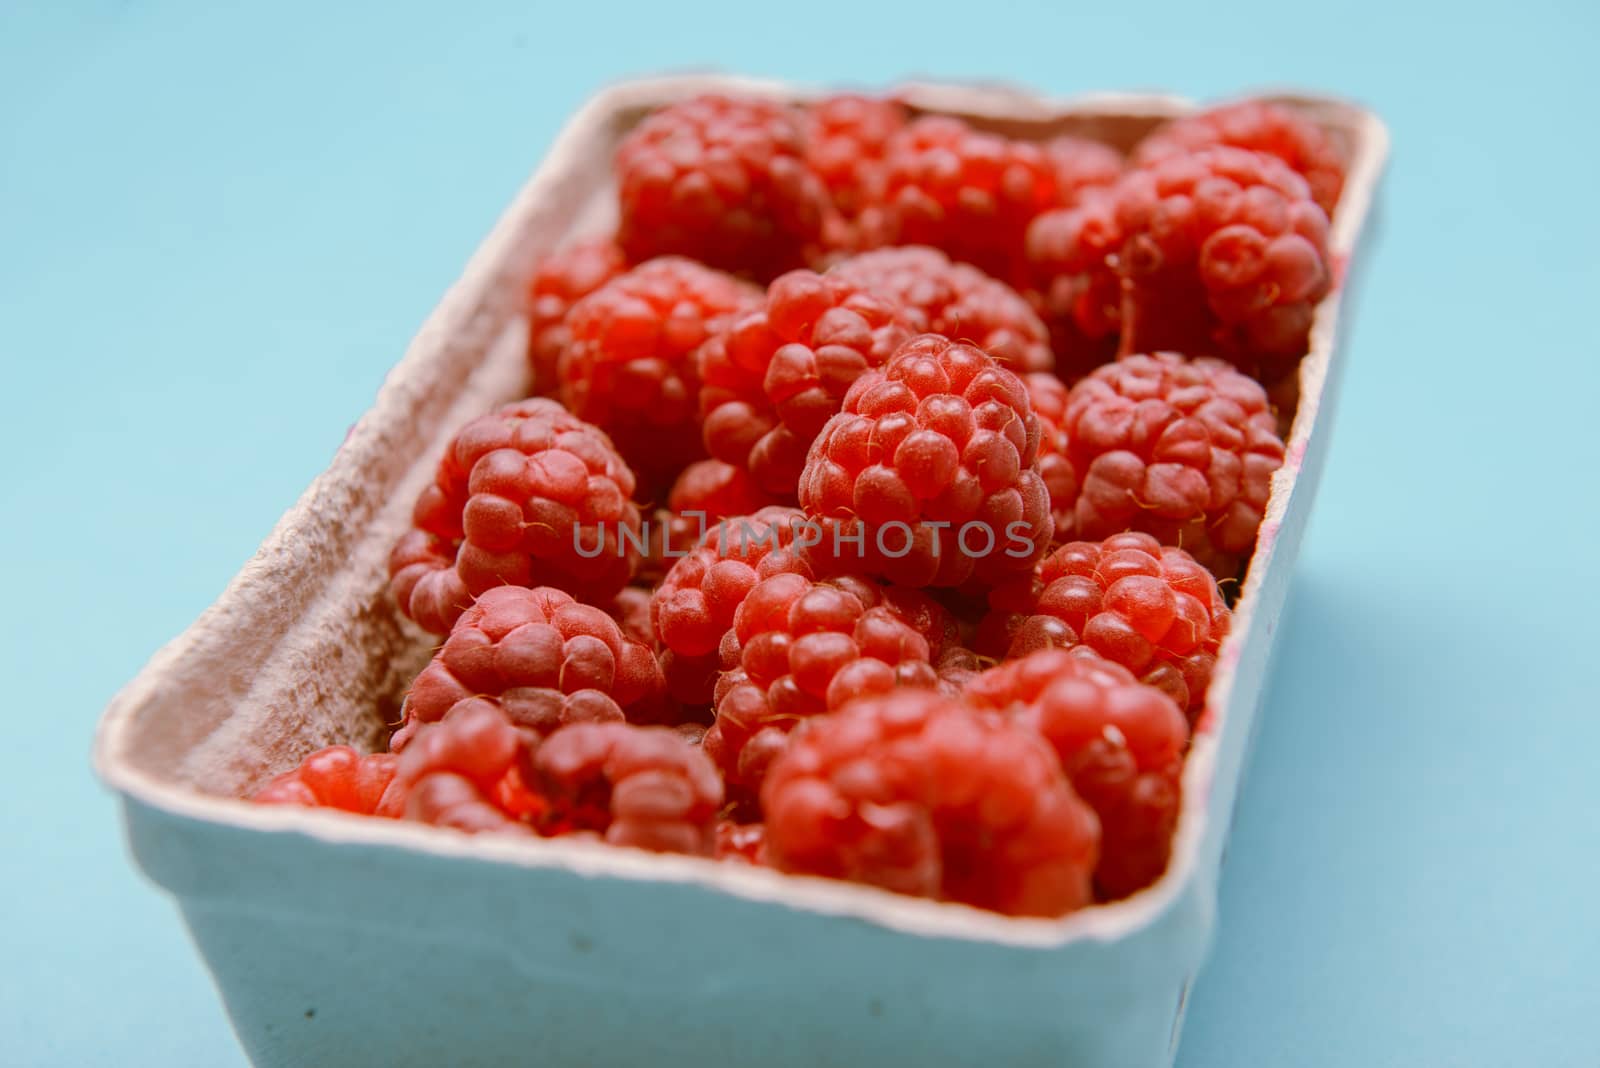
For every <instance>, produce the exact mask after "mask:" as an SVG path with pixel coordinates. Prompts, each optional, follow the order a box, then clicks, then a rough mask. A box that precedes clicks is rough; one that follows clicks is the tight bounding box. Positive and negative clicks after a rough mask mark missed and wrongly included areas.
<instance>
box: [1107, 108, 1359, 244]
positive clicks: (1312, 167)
mask: <svg viewBox="0 0 1600 1068" xmlns="http://www.w3.org/2000/svg"><path fill="white" fill-rule="evenodd" d="M1215 145H1231V146H1233V147H1234V148H1244V149H1249V150H1251V151H1253V152H1265V153H1266V154H1267V155H1269V156H1276V157H1277V158H1278V159H1281V160H1282V161H1283V162H1284V163H1287V164H1288V165H1289V167H1290V168H1291V169H1293V170H1294V171H1295V173H1297V174H1299V175H1300V177H1302V178H1304V179H1305V180H1306V184H1307V185H1309V186H1310V187H1311V196H1312V198H1313V199H1314V200H1316V202H1317V204H1318V206H1320V207H1321V208H1322V210H1323V211H1325V212H1327V213H1328V215H1329V216H1330V217H1331V216H1332V215H1333V208H1334V205H1335V204H1337V203H1338V202H1339V193H1340V191H1341V190H1342V189H1343V188H1344V158H1343V157H1342V156H1341V155H1340V152H1339V149H1338V147H1337V146H1336V145H1335V144H1334V143H1333V139H1332V138H1330V137H1329V136H1328V134H1327V133H1326V131H1324V130H1323V129H1322V127H1320V126H1318V125H1317V124H1316V123H1315V122H1312V121H1311V120H1310V119H1309V118H1307V117H1306V116H1304V115H1302V114H1300V113H1299V112H1297V111H1294V110H1292V109H1290V108H1287V107H1284V106H1283V105H1281V104H1273V103H1269V102H1267V101H1265V100H1245V101H1241V102H1239V103H1237V104H1225V105H1223V106H1222V107H1216V108H1211V109H1209V110H1206V111H1202V112H1200V113H1199V114H1198V115H1190V116H1189V117H1187V118H1183V119H1178V120H1177V121H1175V122H1172V123H1169V124H1167V125H1166V126H1163V127H1160V128H1159V129H1157V130H1156V131H1155V132H1154V133H1152V134H1151V135H1150V136H1149V137H1146V138H1145V139H1144V140H1143V141H1141V142H1140V143H1139V146H1138V147H1137V148H1135V149H1134V151H1133V162H1134V165H1135V166H1139V167H1144V166H1148V165H1150V164H1152V163H1157V162H1160V161H1161V160H1164V159H1168V158H1170V157H1172V156H1177V155H1182V154H1184V153H1188V152H1193V151H1195V150H1196V149H1201V148H1211V147H1213V146H1215Z"/></svg>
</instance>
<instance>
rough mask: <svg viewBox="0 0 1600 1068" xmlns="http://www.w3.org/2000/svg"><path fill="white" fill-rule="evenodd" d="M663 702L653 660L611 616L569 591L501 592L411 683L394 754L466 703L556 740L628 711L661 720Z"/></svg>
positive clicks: (491, 594) (460, 626) (465, 618)
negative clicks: (575, 727)
mask: <svg viewBox="0 0 1600 1068" xmlns="http://www.w3.org/2000/svg"><path fill="white" fill-rule="evenodd" d="M663 697H664V688H663V684H662V679H661V668H660V666H659V665H658V664H657V663H656V657H655V653H654V652H652V651H651V649H650V647H649V646H648V645H644V644H642V643H640V642H637V641H633V640H632V639H630V638H626V637H624V636H623V633H622V629H621V628H620V627H619V626H618V625H617V623H616V621H615V620H614V619H612V618H611V617H610V616H608V615H607V614H606V613H605V612H603V611H602V610H600V609H599V608H595V607H593V606H591V605H586V604H579V603H578V602H577V601H575V600H573V599H572V597H571V595H570V594H567V593H563V592H562V591H561V590H556V589H550V588H548V587H541V588H539V589H531V590H530V589H524V588H522V587H520V586H500V587H497V588H496V589H492V590H489V591H488V592H486V593H485V594H483V596H481V597H479V598H478V600H477V603H475V604H474V605H473V606H472V607H471V608H469V609H467V611H466V612H465V614H463V615H462V616H461V618H460V619H458V620H457V621H456V625H455V627H454V629H452V630H451V631H450V637H449V638H447V639H446V640H445V643H444V645H443V646H442V647H441V648H440V649H439V651H438V653H436V654H435V655H434V658H433V662H432V663H430V664H429V665H428V666H427V667H426V668H424V669H423V671H422V674H420V675H418V676H417V679H416V681H415V682H414V683H412V685H411V692H410V693H409V694H408V695H407V698H406V722H405V725H404V726H403V727H401V728H400V730H399V731H397V732H396V733H395V735H394V738H393V739H392V740H391V742H390V748H392V749H394V750H395V751H396V752H399V751H400V750H402V749H404V748H405V746H406V743H407V742H408V741H410V739H411V737H412V735H414V734H415V733H416V732H417V729H418V728H419V727H420V726H421V725H422V724H424V723H431V722H434V721H436V720H439V719H442V718H443V717H444V715H445V714H446V713H447V712H449V711H450V709H451V708H453V707H455V706H456V705H457V704H460V703H461V702H463V701H489V702H491V703H493V704H495V705H496V706H498V707H499V708H500V709H502V710H503V711H504V712H505V713H506V715H507V716H508V717H509V718H510V720H511V722H512V723H514V724H516V725H517V726H519V727H526V728H529V729H531V730H534V731H537V732H539V733H541V734H548V733H549V732H551V731H553V730H555V729H556V728H557V727H558V726H560V725H561V724H564V723H573V722H600V721H605V720H619V721H620V720H621V719H623V717H624V712H626V713H627V714H629V715H632V716H634V717H635V718H636V719H637V718H659V717H661V716H662V715H663V714H664V712H665V709H664V707H663V704H664V702H663Z"/></svg>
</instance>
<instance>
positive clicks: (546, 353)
mask: <svg viewBox="0 0 1600 1068" xmlns="http://www.w3.org/2000/svg"><path fill="white" fill-rule="evenodd" d="M627 269H628V260H627V257H626V256H624V255H623V254H622V250H621V249H620V248H618V247H617V243H616V242H615V241H612V240H611V239H610V238H607V239H605V240H603V241H585V242H582V243H580V244H576V245H571V246H568V247H567V248H564V249H562V250H560V251H559V252H555V253H552V254H551V255H549V256H546V257H545V258H544V259H543V260H542V261H540V263H539V266H538V267H537V268H536V269H535V270H534V273H533V281H531V282H529V283H528V366H529V367H530V368H531V369H532V370H533V393H534V395H536V396H540V397H553V396H555V395H556V392H557V390H558V389H559V388H560V382H559V381H558V380H557V378H556V366H557V364H558V363H559V361H560V359H561V353H562V350H564V349H565V348H566V347H567V341H568V339H569V338H570V337H571V336H572V335H571V334H570V333H569V332H568V330H567V311H568V309H570V308H571V307H572V306H573V305H574V304H576V303H577V302H578V301H579V300H581V299H583V298H584V297H586V296H588V295H589V294H590V293H593V292H594V291H595V290H597V289H599V288H600V287H601V286H603V285H605V284H606V283H607V282H609V281H610V280H611V279H613V278H615V277H616V276H617V275H619V274H621V273H622V272H623V271H625V270H627Z"/></svg>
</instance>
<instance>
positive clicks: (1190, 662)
mask: <svg viewBox="0 0 1600 1068" xmlns="http://www.w3.org/2000/svg"><path fill="white" fill-rule="evenodd" d="M990 601H991V603H992V604H993V605H994V611H993V612H992V613H991V614H990V616H989V618H987V619H985V620H984V622H983V626H982V628H981V630H980V634H979V642H978V648H979V651H980V652H983V653H986V654H988V655H990V656H1003V657H1006V658H1016V657H1021V656H1026V655H1027V654H1028V653H1031V652H1033V651H1034V650H1036V649H1046V648H1050V647H1052V646H1054V647H1059V648H1069V647H1071V646H1074V645H1077V644H1078V643H1079V642H1082V643H1083V644H1085V645H1087V646H1089V647H1090V648H1092V649H1093V650H1094V651H1095V652H1097V653H1099V654H1100V655H1101V656H1104V657H1105V658H1106V659H1107V660H1111V661H1113V662H1115V663H1118V664H1121V665H1122V666H1123V667H1125V668H1127V669H1128V670H1129V671H1131V672H1133V674H1134V675H1135V676H1137V677H1138V678H1139V680H1140V681H1141V682H1144V683H1147V684H1148V685H1151V686H1154V687H1155V688H1156V689H1158V690H1161V691H1162V692H1163V693H1165V694H1167V695H1168V696H1169V697H1171V698H1172V699H1173V700H1174V701H1176V702H1177V703H1178V707H1179V708H1182V709H1184V710H1185V712H1187V713H1188V715H1189V717H1190V719H1191V720H1193V719H1194V718H1195V717H1196V716H1198V715H1199V713H1200V710H1201V709H1202V708H1203V707H1204V705H1205V695H1206V687H1207V686H1208V685H1210V682H1211V671H1212V668H1213V667H1214V666H1215V665H1216V660H1217V648H1218V647H1219V646H1220V645H1221V644H1222V639H1223V637H1224V636H1226V634H1227V632H1228V607H1227V604H1226V603H1225V602H1224V601H1223V599H1222V592H1221V591H1220V590H1218V589H1217V583H1216V580H1215V579H1213V578H1212V577H1211V573H1210V572H1209V571H1207V570H1206V569H1205V568H1203V567H1201V566H1200V565H1199V564H1197V563H1195V561H1194V558H1193V557H1191V556H1190V555H1189V554H1188V553H1186V552H1184V551H1183V550H1182V549H1175V548H1172V547H1171V546H1162V545H1161V544H1160V543H1159V542H1157V541H1156V539H1155V538H1153V537H1151V536H1150V535H1148V534H1118V535H1115V536H1114V537H1110V538H1107V539H1106V540H1105V541H1103V542H1086V541H1075V542H1070V543H1068V544H1066V545H1063V546H1061V547H1060V548H1059V549H1057V550H1055V551H1054V552H1052V553H1051V554H1050V555H1049V556H1047V557H1045V559H1044V560H1043V561H1041V562H1040V564H1039V570H1038V573H1037V575H1036V576H1035V578H1034V579H1033V582H1032V583H1031V585H1029V584H1026V583H1015V584H1009V585H1006V586H1003V587H997V588H996V589H995V590H994V591H992V592H991V594H990Z"/></svg>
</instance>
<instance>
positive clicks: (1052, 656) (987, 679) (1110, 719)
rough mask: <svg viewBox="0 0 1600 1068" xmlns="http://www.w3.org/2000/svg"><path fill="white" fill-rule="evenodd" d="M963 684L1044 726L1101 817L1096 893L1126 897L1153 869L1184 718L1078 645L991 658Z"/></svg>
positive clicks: (1173, 819) (1172, 809)
mask: <svg viewBox="0 0 1600 1068" xmlns="http://www.w3.org/2000/svg"><path fill="white" fill-rule="evenodd" d="M966 693H967V697H968V699H969V700H971V701H973V702H974V703H976V704H978V705H980V706H982V707H986V708H995V709H999V710H1002V711H1007V712H1009V713H1010V714H1011V715H1012V716H1013V717H1014V718H1015V719H1016V721H1017V722H1018V723H1020V724H1021V725H1023V726H1025V727H1028V728H1031V729H1032V730H1036V731H1038V732H1039V733H1040V734H1041V735H1043V736H1044V739H1045V740H1046V741H1048V742H1049V743H1050V745H1051V746H1052V747H1053V748H1054V749H1055V751H1056V756H1057V757H1058V758H1060V760H1061V767H1062V768H1063V769H1064V770H1065V771H1066V773H1067V777H1068V778H1069V779H1070V780H1071V781H1072V786H1073V789H1075V790H1076V791H1077V792H1078V796H1079V797H1081V798H1083V799H1084V800H1085V801H1087V802H1088V803H1089V806H1090V807H1091V808H1093V809H1094V810H1095V814H1096V815H1097V816H1099V817H1100V863H1099V864H1098V865H1097V866H1096V868H1095V884H1096V887H1097V889H1098V891H1099V896H1100V897H1102V898H1104V899H1115V898H1120V897H1126V896H1128V895H1129V894H1131V893H1133V892H1134V891H1136V890H1141V889H1143V888H1144V887H1146V886H1149V885H1150V884H1151V883H1153V882H1155V880H1156V879H1157V878H1159V877H1160V875H1161V873H1162V872H1163V871H1165V870H1166V867H1167V857H1168V855H1169V854H1170V853H1171V850H1172V832H1173V829H1174V828H1175V827H1176V826H1177V822H1178V806H1179V801H1180V798H1181V789H1182V788H1181V783H1180V776H1181V773H1182V770H1183V753H1184V749H1185V748H1186V747H1187V746H1188V743H1189V724H1188V722H1187V721H1186V720H1185V719H1184V717H1183V713H1182V712H1181V711H1179V709H1178V706H1177V705H1175V704H1174V703H1173V702H1172V699H1171V698H1170V697H1168V696H1167V695H1166V694H1164V693H1162V692H1161V691H1160V690H1157V689H1155V688H1154V687H1152V686H1146V685H1144V684H1143V683H1141V682H1139V681H1138V680H1137V679H1135V678H1134V677H1133V675H1132V674H1131V673H1130V672H1129V671H1128V670H1127V669H1126V668H1124V667H1122V666H1121V665H1119V664H1113V663H1112V662H1111V661H1109V660H1106V659H1104V658H1102V657H1101V656H1100V655H1099V654H1098V653H1095V652H1093V651H1092V650H1090V649H1089V648H1088V647H1087V646H1082V645H1080V646H1077V647H1076V648H1074V649H1072V650H1071V651H1067V650H1062V649H1043V650H1040V651H1038V652H1035V653H1030V654H1028V655H1027V656H1025V657H1023V658H1022V659H1020V660H1010V661H1007V662H1006V663H1004V664H1001V665H999V666H998V667H993V668H990V669H989V670H988V671H985V672H984V673H983V674H982V675H979V676H978V677H977V678H976V679H974V680H972V682H971V683H970V684H969V685H968V687H967V691H966Z"/></svg>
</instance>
